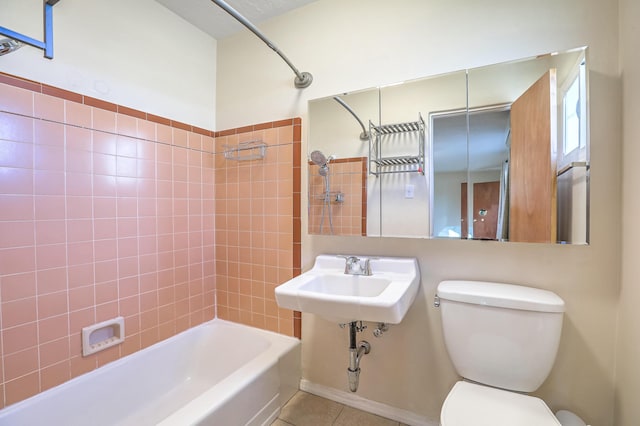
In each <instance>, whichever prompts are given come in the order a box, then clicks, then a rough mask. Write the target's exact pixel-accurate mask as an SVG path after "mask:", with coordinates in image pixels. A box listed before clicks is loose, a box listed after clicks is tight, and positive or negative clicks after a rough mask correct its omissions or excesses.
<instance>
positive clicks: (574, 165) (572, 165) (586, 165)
mask: <svg viewBox="0 0 640 426" xmlns="http://www.w3.org/2000/svg"><path fill="white" fill-rule="evenodd" d="M577 167H584V168H585V169H586V170H589V163H588V162H586V161H574V162H572V163H569V164H567V165H566V166H564V167H563V168H561V169H560V170H558V176H560V175H563V174H565V173H566V172H568V171H569V170H571V169H573V168H577Z"/></svg>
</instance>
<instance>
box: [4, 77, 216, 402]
mask: <svg viewBox="0 0 640 426" xmlns="http://www.w3.org/2000/svg"><path fill="white" fill-rule="evenodd" d="M32 84H34V83H31V82H24V85H25V87H26V88H24V89H23V88H20V87H16V86H15V85H7V84H2V83H0V310H1V315H0V331H1V332H0V349H1V350H0V358H1V361H2V362H1V363H0V379H1V380H0V407H3V406H5V405H8V404H12V403H14V402H16V401H19V400H22V399H24V398H27V397H29V396H31V395H34V394H36V393H38V392H40V391H42V390H45V389H48V388H50V387H53V386H55V385H57V384H60V383H62V382H64V381H66V380H69V379H70V378H72V377H75V376H77V375H79V374H82V373H85V372H88V371H90V370H92V369H95V368H97V367H99V366H101V365H103V364H105V363H107V362H110V361H113V360H115V359H118V358H120V357H122V356H125V355H127V354H130V353H132V352H135V351H137V350H139V349H141V348H144V347H147V346H149V345H151V344H153V343H155V342H158V341H159V340H162V339H164V338H166V337H169V336H171V335H174V334H176V333H177V332H179V331H182V330H185V329H187V328H189V327H191V326H194V325H197V324H200V323H202V322H203V321H206V320H209V319H211V318H213V317H214V310H215V308H214V293H215V263H214V207H215V203H214V201H213V193H214V169H213V166H214V155H213V138H212V137H211V136H210V135H209V134H210V133H209V132H206V131H202V129H196V128H189V127H188V126H179V124H177V123H171V122H169V121H168V120H166V123H164V121H163V120H162V119H160V118H159V117H152V116H150V115H148V116H147V115H145V114H144V113H141V114H137V113H136V114H133V113H134V112H135V111H124V109H123V112H126V114H125V113H118V112H117V111H120V110H119V109H118V108H111V106H112V104H107V103H104V102H102V103H100V102H99V101H97V100H94V101H95V102H94V103H95V104H96V105H97V106H90V104H91V102H88V100H87V99H84V103H82V102H75V101H73V100H70V99H75V100H79V101H82V97H81V96H80V95H76V96H78V97H80V99H76V98H75V97H72V96H69V93H67V95H68V96H67V98H69V99H63V98H60V97H57V96H50V95H47V94H43V93H42V91H43V90H44V89H46V87H45V88H44V89H43V90H41V91H37V90H36V91H34V90H35V89H33V88H32V87H31V86H30V85H32ZM49 89H51V88H49ZM44 91H45V92H46V90H44ZM71 95H73V94H71ZM139 117H140V118H139ZM163 123H164V124H163ZM169 124H173V126H170V125H169ZM181 127H184V128H181ZM119 315H121V316H124V317H125V329H126V333H127V338H126V341H125V342H124V343H123V344H122V345H119V346H116V347H113V348H110V349H107V350H105V351H102V352H99V353H98V354H96V355H92V356H89V357H85V358H83V357H82V356H81V341H80V332H81V329H82V327H84V326H87V325H90V324H93V323H96V322H99V321H103V320H106V319H109V318H114V317H116V316H119Z"/></svg>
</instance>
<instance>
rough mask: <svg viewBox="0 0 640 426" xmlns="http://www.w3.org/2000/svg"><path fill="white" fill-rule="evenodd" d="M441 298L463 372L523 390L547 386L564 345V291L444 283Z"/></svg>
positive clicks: (448, 336) (448, 337)
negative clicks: (561, 341) (561, 337)
mask: <svg viewBox="0 0 640 426" xmlns="http://www.w3.org/2000/svg"><path fill="white" fill-rule="evenodd" d="M437 296H438V298H439V299H440V309H441V314H442V329H443V333H444V340H445V344H446V347H447V351H448V353H449V357H450V358H451V361H452V362H453V365H454V367H455V368H456V370H457V372H458V374H460V375H461V376H462V377H464V378H466V379H470V380H473V381H475V382H479V383H483V384H487V385H490V386H494V387H498V388H502V389H508V390H513V391H519V392H533V391H535V390H536V389H538V388H539V387H540V385H542V383H543V382H544V381H545V379H546V378H547V376H548V375H549V372H550V371H551V367H553V363H554V361H555V358H556V354H557V352H558V346H559V343H560V333H561V330H562V316H563V313H564V301H563V300H562V299H561V298H560V297H559V296H558V295H556V294H555V293H552V292H550V291H547V290H540V289H536V288H531V287H525V286H519V285H512V284H500V283H488V282H480V281H443V282H441V283H440V284H439V285H438V292H437Z"/></svg>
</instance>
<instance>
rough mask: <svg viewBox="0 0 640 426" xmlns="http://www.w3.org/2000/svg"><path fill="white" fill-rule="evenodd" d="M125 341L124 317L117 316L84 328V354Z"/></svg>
mask: <svg viewBox="0 0 640 426" xmlns="http://www.w3.org/2000/svg"><path fill="white" fill-rule="evenodd" d="M122 342H124V318H123V317H117V318H114V319H110V320H107V321H102V322H101V323H98V324H94V325H90V326H88V327H84V328H83V329H82V356H88V355H91V354H93V353H96V352H99V351H102V350H105V349H107V348H110V347H112V346H115V345H117V344H119V343H122Z"/></svg>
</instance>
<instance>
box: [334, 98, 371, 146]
mask: <svg viewBox="0 0 640 426" xmlns="http://www.w3.org/2000/svg"><path fill="white" fill-rule="evenodd" d="M333 100H334V101H336V102H337V103H339V104H340V105H342V106H343V107H344V108H345V109H346V110H347V111H349V112H350V113H351V115H353V118H355V119H356V120H357V121H358V123H360V127H362V133H360V140H362V141H366V140H369V132H367V129H366V128H365V127H364V123H363V122H362V120H360V117H358V116H357V115H356V113H355V112H354V111H353V110H352V109H351V107H350V106H349V105H347V103H346V102H345V101H343V100H342V99H340V98H339V97H338V96H334V97H333Z"/></svg>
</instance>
